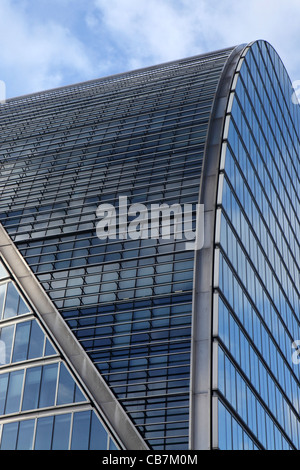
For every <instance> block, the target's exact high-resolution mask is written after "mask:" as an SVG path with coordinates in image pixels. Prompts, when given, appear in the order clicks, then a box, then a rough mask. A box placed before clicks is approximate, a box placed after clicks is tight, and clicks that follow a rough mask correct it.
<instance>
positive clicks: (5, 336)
mask: <svg viewBox="0 0 300 470" xmlns="http://www.w3.org/2000/svg"><path fill="white" fill-rule="evenodd" d="M14 328H15V327H14V326H7V327H5V328H2V329H0V365H4V364H9V363H10V357H11V348H12V341H13V335H14Z"/></svg>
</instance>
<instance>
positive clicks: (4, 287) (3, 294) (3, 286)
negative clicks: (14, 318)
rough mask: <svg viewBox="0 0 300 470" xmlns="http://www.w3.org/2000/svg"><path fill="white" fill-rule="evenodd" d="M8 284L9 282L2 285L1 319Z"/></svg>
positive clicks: (0, 294) (0, 296)
mask: <svg viewBox="0 0 300 470" xmlns="http://www.w3.org/2000/svg"><path fill="white" fill-rule="evenodd" d="M6 286H7V284H1V285H0V319H1V318H2V311H3V303H4V297H5V292H6Z"/></svg>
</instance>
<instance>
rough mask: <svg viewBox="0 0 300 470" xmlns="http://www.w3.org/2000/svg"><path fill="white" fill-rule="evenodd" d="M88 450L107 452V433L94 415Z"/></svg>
mask: <svg viewBox="0 0 300 470" xmlns="http://www.w3.org/2000/svg"><path fill="white" fill-rule="evenodd" d="M90 450H107V432H106V430H105V429H104V427H103V425H102V424H101V423H100V421H99V419H98V418H97V416H96V414H95V413H93V414H92V428H91V437H90Z"/></svg>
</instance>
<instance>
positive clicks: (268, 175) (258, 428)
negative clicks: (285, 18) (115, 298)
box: [215, 42, 300, 450]
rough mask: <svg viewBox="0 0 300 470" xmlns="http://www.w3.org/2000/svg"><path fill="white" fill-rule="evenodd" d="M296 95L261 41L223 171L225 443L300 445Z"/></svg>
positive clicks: (219, 254) (242, 83)
mask: <svg viewBox="0 0 300 470" xmlns="http://www.w3.org/2000/svg"><path fill="white" fill-rule="evenodd" d="M291 98H292V85H291V82H290V79H289V77H288V75H287V72H286V70H285V69H284V67H283V64H282V62H281V61H280V59H279V57H278V55H277V54H276V53H275V51H274V49H273V48H272V47H271V46H270V45H269V44H267V43H265V42H256V43H254V44H253V45H252V46H251V47H250V49H249V51H248V52H247V54H246V55H245V59H244V62H243V64H242V67H241V70H240V74H239V79H238V81H237V85H236V88H235V96H234V101H233V104H232V109H231V115H230V124H229V131H228V135H226V136H225V139H226V140H224V145H226V157H225V164H224V167H223V168H221V174H220V181H221V182H222V188H223V190H222V198H221V201H220V206H219V210H220V213H221V224H220V237H219V240H220V244H219V246H218V249H217V251H216V260H217V262H218V264H219V283H218V284H217V285H215V288H216V291H215V292H216V294H215V295H217V296H218V331H217V332H216V337H215V342H216V343H217V344H218V388H217V390H216V391H215V393H216V395H217V396H218V400H219V404H220V410H221V411H220V414H219V423H220V425H221V427H220V430H219V432H220V437H219V447H220V448H225V449H228V448H229V449H230V448H247V447H249V439H252V442H253V445H254V446H256V447H257V448H264V449H271V450H272V449H299V448H300V414H299V412H300V408H299V407H300V395H299V390H300V388H299V385H300V382H299V379H300V370H299V366H298V365H295V364H293V362H292V343H293V341H294V339H298V338H299V335H300V330H299V326H300V319H299V294H300V285H299V270H300V256H299V255H300V252H299V239H298V236H297V234H298V233H299V203H300V200H299V193H300V192H299V189H300V186H299V184H300V181H299V166H300V160H299V155H300V152H299V150H300V140H299V138H300V136H299V129H300V127H299V124H300V113H299V106H295V104H293V102H292V99H291ZM215 314H217V312H215ZM224 408H225V409H226V412H224ZM224 413H227V415H228V413H229V415H228V416H229V418H228V419H229V420H232V424H231V431H230V433H231V436H232V437H228V433H227V432H226V429H225V426H226V424H225V420H224V416H223V415H224ZM245 432H246V433H247V439H246V441H245V440H244V443H243V434H244V433H245ZM226 434H227V440H226V438H225V435H226ZM234 434H235V435H236V436H237V437H236V438H235V439H234V437H233V436H234Z"/></svg>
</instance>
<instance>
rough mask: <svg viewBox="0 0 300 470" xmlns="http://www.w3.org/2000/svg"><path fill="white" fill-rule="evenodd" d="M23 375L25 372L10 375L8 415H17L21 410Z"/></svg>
mask: <svg viewBox="0 0 300 470" xmlns="http://www.w3.org/2000/svg"><path fill="white" fill-rule="evenodd" d="M23 375H24V371H23V370H18V371H15V372H11V373H10V376H9V382H8V391H7V400H6V407H5V413H6V414H8V413H16V412H18V411H19V410H20V400H21V392H22V384H23Z"/></svg>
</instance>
